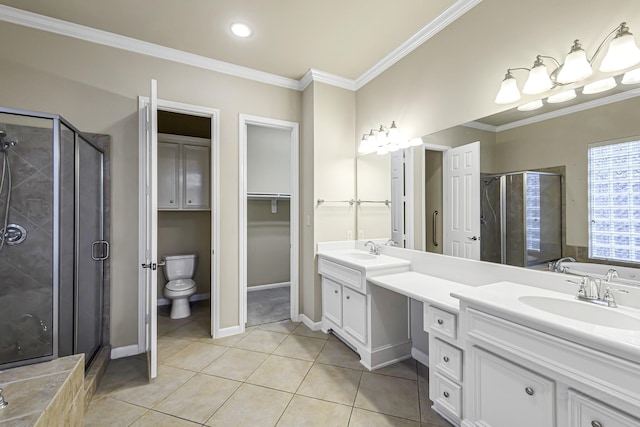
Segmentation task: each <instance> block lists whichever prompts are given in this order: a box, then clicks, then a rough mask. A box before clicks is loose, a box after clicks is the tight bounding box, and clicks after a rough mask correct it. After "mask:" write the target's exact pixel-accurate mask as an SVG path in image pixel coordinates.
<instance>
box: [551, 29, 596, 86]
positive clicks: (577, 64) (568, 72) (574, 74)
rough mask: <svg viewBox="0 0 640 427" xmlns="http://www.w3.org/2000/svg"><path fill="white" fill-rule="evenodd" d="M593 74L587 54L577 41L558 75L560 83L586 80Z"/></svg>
mask: <svg viewBox="0 0 640 427" xmlns="http://www.w3.org/2000/svg"><path fill="white" fill-rule="evenodd" d="M592 73H593V70H592V69H591V64H589V61H588V60H587V53H586V52H585V51H584V50H583V49H582V47H580V43H578V41H577V40H576V41H575V42H574V44H573V47H572V48H571V52H569V54H568V55H567V57H566V59H565V60H564V64H563V65H562V67H560V72H559V73H558V83H562V84H567V83H573V82H577V81H578V80H582V79H586V78H587V77H589V76H590V75H591V74H592Z"/></svg>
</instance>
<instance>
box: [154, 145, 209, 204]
mask: <svg viewBox="0 0 640 427" xmlns="http://www.w3.org/2000/svg"><path fill="white" fill-rule="evenodd" d="M159 139H160V138H159ZM171 139H173V140H178V142H165V141H162V139H160V141H161V142H158V209H162V210H208V209H209V195H210V190H209V182H210V179H209V159H210V155H209V147H208V146H207V145H204V144H202V143H199V144H193V143H187V142H180V141H179V139H180V138H177V137H175V136H173V137H172V138H171ZM190 139H191V138H189V139H187V138H185V140H187V141H188V140H190Z"/></svg>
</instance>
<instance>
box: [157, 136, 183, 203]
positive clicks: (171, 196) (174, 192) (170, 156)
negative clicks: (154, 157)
mask: <svg viewBox="0 0 640 427" xmlns="http://www.w3.org/2000/svg"><path fill="white" fill-rule="evenodd" d="M179 191H180V145H179V144H172V143H170V142H159V143H158V209H179V208H180V194H179Z"/></svg>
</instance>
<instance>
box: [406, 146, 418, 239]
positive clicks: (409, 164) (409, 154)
mask: <svg viewBox="0 0 640 427" xmlns="http://www.w3.org/2000/svg"><path fill="white" fill-rule="evenodd" d="M413 148H414V147H411V148H409V149H407V150H404V210H405V212H404V241H405V248H407V249H415V247H414V233H415V226H414V222H413V220H414V217H415V212H414V209H415V208H414V200H415V197H414V196H415V195H414V188H415V185H414V175H413V170H414V164H413V162H414V159H413V151H414V150H413Z"/></svg>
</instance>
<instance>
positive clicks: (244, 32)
mask: <svg viewBox="0 0 640 427" xmlns="http://www.w3.org/2000/svg"><path fill="white" fill-rule="evenodd" d="M231 32H232V33H233V34H235V35H236V36H238V37H249V36H250V35H251V34H253V30H252V29H251V27H249V26H248V25H247V24H243V23H241V22H236V23H233V24H231Z"/></svg>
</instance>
